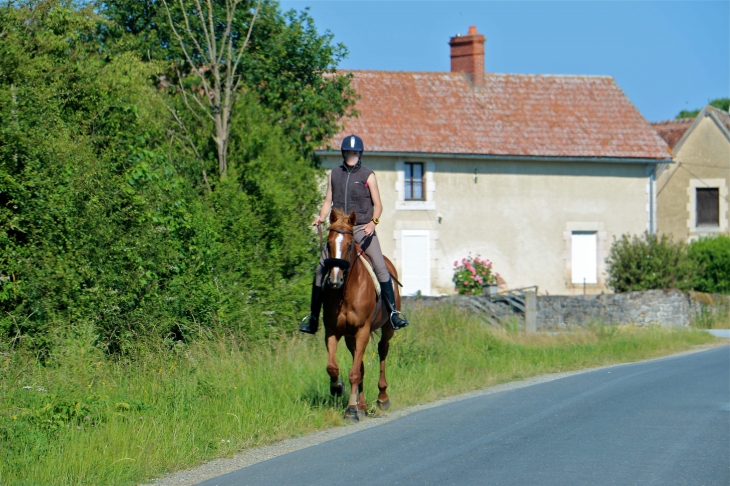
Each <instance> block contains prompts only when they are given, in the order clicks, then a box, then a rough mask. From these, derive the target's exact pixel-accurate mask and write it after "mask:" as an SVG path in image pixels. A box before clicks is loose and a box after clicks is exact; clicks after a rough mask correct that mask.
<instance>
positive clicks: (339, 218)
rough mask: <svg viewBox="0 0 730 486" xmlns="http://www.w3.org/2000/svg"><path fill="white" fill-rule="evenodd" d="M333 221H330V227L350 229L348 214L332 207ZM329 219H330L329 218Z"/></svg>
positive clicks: (341, 229) (343, 229)
mask: <svg viewBox="0 0 730 486" xmlns="http://www.w3.org/2000/svg"><path fill="white" fill-rule="evenodd" d="M332 215H333V216H334V218H335V220H334V222H332V223H330V228H331V229H335V230H340V231H352V225H351V224H350V223H349V222H348V221H347V218H348V215H347V214H345V212H344V211H342V210H340V209H332ZM330 220H331V219H330Z"/></svg>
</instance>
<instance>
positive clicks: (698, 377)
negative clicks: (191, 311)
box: [202, 346, 730, 486]
mask: <svg viewBox="0 0 730 486" xmlns="http://www.w3.org/2000/svg"><path fill="white" fill-rule="evenodd" d="M202 484H204V485H205V486H214V485H217V486H232V485H272V484H282V485H284V484H285V485H287V486H291V485H305V484H306V485H309V484H317V485H319V484H323V485H336V484H342V485H348V486H354V485H357V486H362V485H367V484H377V485H391V484H404V485H405V484H409V485H410V484H438V485H444V484H458V485H463V484H489V485H503V484H515V485H530V484H539V485H552V484H555V485H560V486H565V485H634V484H635V485H650V484H656V485H680V484H681V485H684V484H687V485H721V486H727V485H730V347H727V346H725V347H722V348H715V349H711V350H708V351H703V352H700V353H695V354H690V355H685V356H678V357H674V358H666V359H662V360H655V361H650V362H645V363H637V364H632V365H623V366H615V367H611V368H604V369H600V370H596V371H592V372H588V373H583V374H579V375H574V376H570V377H566V378H562V379H558V380H554V381H550V382H546V383H541V384H537V385H533V386H528V387H525V388H519V389H516V390H510V391H505V392H501V393H495V394H492V395H486V396H482V397H478V398H473V399H469V400H464V401H460V402H456V403H452V404H448V405H444V406H441V407H436V408H431V409H428V410H423V411H420V412H416V413H413V414H411V415H408V416H406V417H404V418H402V419H399V420H395V421H391V422H388V423H385V424H383V425H381V426H378V427H373V428H370V429H366V430H362V431H360V432H357V433H354V434H351V435H348V436H345V437H341V438H339V439H336V440H332V441H329V442H325V443H323V444H319V445H317V446H313V447H310V448H307V449H302V450H300V451H297V452H293V453H291V454H287V455H284V456H280V457H276V458H274V459H271V460H268V461H265V462H261V463H258V464H255V465H253V466H250V467H247V468H244V469H240V470H238V471H235V472H232V473H230V474H226V475H224V476H220V477H218V478H215V479H212V480H209V481H206V482H205V483H202Z"/></svg>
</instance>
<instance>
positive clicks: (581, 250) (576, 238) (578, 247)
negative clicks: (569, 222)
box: [570, 231, 598, 284]
mask: <svg viewBox="0 0 730 486" xmlns="http://www.w3.org/2000/svg"><path fill="white" fill-rule="evenodd" d="M597 241H598V239H597V236H596V233H595V232H589V231H574V232H573V233H572V234H571V241H570V253H571V254H570V263H571V269H572V280H573V283H574V284H582V283H583V282H585V283H587V284H595V283H598V245H597Z"/></svg>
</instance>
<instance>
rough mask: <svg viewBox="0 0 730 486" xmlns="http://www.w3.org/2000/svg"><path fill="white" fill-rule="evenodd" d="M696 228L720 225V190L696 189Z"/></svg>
mask: <svg viewBox="0 0 730 486" xmlns="http://www.w3.org/2000/svg"><path fill="white" fill-rule="evenodd" d="M696 200H697V226H719V225H720V190H719V189H718V188H716V187H715V188H704V187H702V188H700V187H698V188H697V198H696Z"/></svg>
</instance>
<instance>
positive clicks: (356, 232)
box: [314, 224, 390, 287]
mask: <svg viewBox="0 0 730 486" xmlns="http://www.w3.org/2000/svg"><path fill="white" fill-rule="evenodd" d="M352 233H353V238H354V239H355V243H357V244H358V245H360V248H362V249H363V251H364V252H365V254H366V255H367V256H369V257H370V260H371V261H372V262H373V270H374V271H375V275H376V276H377V277H378V281H379V282H388V281H389V280H390V273H388V267H386V266H385V258H384V257H383V252H382V251H381V250H380V242H379V241H378V235H377V233H373V234H372V235H370V236H365V225H364V224H361V225H358V226H355V227H354V228H353V229H352ZM327 258H329V251H328V248H327V245H325V247H324V248H323V249H322V255H321V256H320V258H319V265H317V273H316V274H315V276H314V285H316V286H317V287H321V286H322V281H323V280H324V276H325V273H326V272H327V269H326V268H325V266H324V261H325V260H326V259H327Z"/></svg>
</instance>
